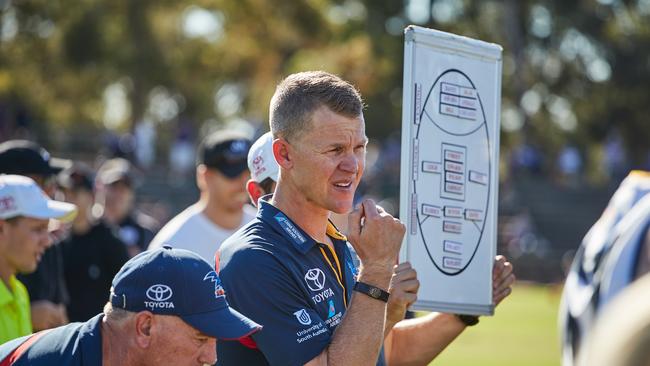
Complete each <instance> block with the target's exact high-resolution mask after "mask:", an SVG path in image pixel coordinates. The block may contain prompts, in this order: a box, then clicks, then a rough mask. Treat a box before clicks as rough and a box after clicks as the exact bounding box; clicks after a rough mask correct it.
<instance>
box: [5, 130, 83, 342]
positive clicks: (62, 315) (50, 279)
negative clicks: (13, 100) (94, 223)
mask: <svg viewBox="0 0 650 366" xmlns="http://www.w3.org/2000/svg"><path fill="white" fill-rule="evenodd" d="M70 164H71V162H70V161H68V160H63V159H56V158H53V157H51V156H50V154H49V153H48V152H47V150H45V149H44V148H43V147H41V146H40V145H38V144H37V143H35V142H32V141H27V140H9V141H5V142H3V143H2V144H0V174H18V175H23V176H27V177H30V178H32V179H33V180H34V181H35V182H36V183H37V184H38V185H39V186H40V188H41V189H42V190H43V191H45V193H46V194H47V195H48V196H50V197H53V194H54V189H55V185H54V177H55V175H56V174H57V173H58V172H60V171H61V170H62V169H64V168H65V167H67V166H69V165H70ZM50 235H51V236H52V240H53V243H52V245H50V247H49V248H48V249H47V250H46V251H45V253H43V256H42V257H41V261H40V262H39V264H38V267H37V268H36V271H34V272H33V273H30V274H27V275H18V276H17V277H18V279H19V280H20V281H21V282H22V283H23V284H24V285H25V287H26V288H27V292H29V298H30V301H31V316H32V326H33V328H34V330H42V329H47V328H53V327H58V326H59V325H63V324H66V323H67V322H68V317H67V315H66V311H65V306H66V304H68V302H69V296H68V290H67V287H66V284H65V280H64V278H63V259H62V255H61V247H60V246H59V245H58V242H59V241H60V240H61V239H62V237H63V236H64V235H65V230H63V229H61V228H56V229H55V230H54V231H52V232H50Z"/></svg>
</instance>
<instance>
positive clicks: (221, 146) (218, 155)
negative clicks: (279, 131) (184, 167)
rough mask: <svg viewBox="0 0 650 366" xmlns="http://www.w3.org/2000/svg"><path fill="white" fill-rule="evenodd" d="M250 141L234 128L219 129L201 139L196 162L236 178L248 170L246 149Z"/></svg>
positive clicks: (249, 145) (248, 147)
mask: <svg viewBox="0 0 650 366" xmlns="http://www.w3.org/2000/svg"><path fill="white" fill-rule="evenodd" d="M251 144H252V141H251V140H250V138H248V136H247V135H245V134H243V133H240V132H238V131H234V130H221V131H217V132H214V133H212V134H211V135H209V136H208V137H206V138H205V140H203V142H202V143H201V146H200V147H199V153H198V156H197V158H198V159H197V162H198V164H204V165H205V166H207V167H208V168H213V169H217V170H218V171H220V172H221V173H223V175H225V176H226V177H228V178H236V177H237V176H239V175H240V174H241V173H243V172H244V171H247V170H248V164H247V158H248V150H249V149H250V148H251Z"/></svg>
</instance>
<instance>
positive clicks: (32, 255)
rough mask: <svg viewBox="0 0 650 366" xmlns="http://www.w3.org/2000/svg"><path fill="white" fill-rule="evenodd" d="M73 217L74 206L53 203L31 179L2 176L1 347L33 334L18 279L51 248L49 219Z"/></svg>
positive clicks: (24, 290) (22, 287) (25, 291)
mask: <svg viewBox="0 0 650 366" xmlns="http://www.w3.org/2000/svg"><path fill="white" fill-rule="evenodd" d="M74 213H75V207H74V205H70V204H67V203H64V202H57V201H52V200H50V199H49V198H48V197H47V196H46V195H45V194H43V191H42V190H41V189H40V188H39V187H38V185H37V184H36V183H35V182H34V181H33V180H32V179H30V178H28V177H25V176H19V175H2V176H0V343H4V342H6V341H8V340H10V339H14V338H18V337H21V336H24V335H27V334H30V333H31V332H32V324H31V319H30V309H29V296H28V295H27V290H26V289H25V287H24V286H23V284H22V283H20V281H18V280H17V279H16V276H15V275H16V274H17V273H30V272H33V271H34V270H36V266H37V264H38V261H39V260H40V259H41V257H42V255H43V253H44V252H45V250H46V249H47V247H49V246H50V245H51V244H52V238H51V237H50V235H49V233H48V221H49V219H50V218H60V219H65V218H67V219H71V218H72V217H73V216H74Z"/></svg>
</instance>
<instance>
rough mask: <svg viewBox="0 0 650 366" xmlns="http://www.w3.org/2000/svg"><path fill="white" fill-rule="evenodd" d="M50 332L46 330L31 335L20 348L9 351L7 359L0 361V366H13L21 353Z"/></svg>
mask: <svg viewBox="0 0 650 366" xmlns="http://www.w3.org/2000/svg"><path fill="white" fill-rule="evenodd" d="M50 330H51V329H47V330H43V331H41V332H38V333H34V334H32V336H31V337H29V338H27V340H26V341H25V342H23V343H22V344H21V345H20V346H18V347H16V349H15V350H13V351H11V353H9V354H8V355H7V357H5V359H4V360H2V362H0V366H11V365H13V364H14V362H16V361H18V359H19V358H20V356H22V355H23V353H25V351H27V350H28V349H29V347H31V345H32V344H34V342H36V341H37V340H38V339H39V338H41V337H42V336H44V335H45V334H46V333H47V332H49V331H50Z"/></svg>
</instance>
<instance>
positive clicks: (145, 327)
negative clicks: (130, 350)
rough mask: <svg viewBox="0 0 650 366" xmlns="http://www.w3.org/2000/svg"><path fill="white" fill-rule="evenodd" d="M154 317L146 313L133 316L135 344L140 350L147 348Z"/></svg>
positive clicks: (149, 343)
mask: <svg viewBox="0 0 650 366" xmlns="http://www.w3.org/2000/svg"><path fill="white" fill-rule="evenodd" d="M154 322H155V319H154V315H153V314H152V313H150V312H148V311H141V312H139V313H138V314H136V316H135V342H136V343H137V345H138V346H140V348H149V346H150V345H151V334H152V328H153V326H154Z"/></svg>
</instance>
